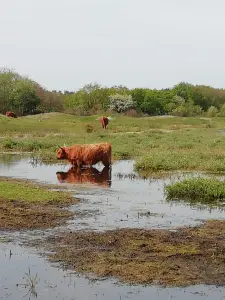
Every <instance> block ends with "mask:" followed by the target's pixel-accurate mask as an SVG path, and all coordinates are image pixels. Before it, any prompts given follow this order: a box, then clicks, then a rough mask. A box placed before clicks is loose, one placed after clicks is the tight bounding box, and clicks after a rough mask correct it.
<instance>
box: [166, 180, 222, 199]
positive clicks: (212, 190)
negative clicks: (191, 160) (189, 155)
mask: <svg viewBox="0 0 225 300" xmlns="http://www.w3.org/2000/svg"><path fill="white" fill-rule="evenodd" d="M165 189H166V193H167V199H182V200H187V201H191V202H196V201H197V202H203V203H215V202H217V203H218V202H224V200H225V185H224V182H223V181H220V180H218V179H213V178H192V179H186V180H183V181H182V182H176V183H174V184H171V185H167V186H166V188H165Z"/></svg>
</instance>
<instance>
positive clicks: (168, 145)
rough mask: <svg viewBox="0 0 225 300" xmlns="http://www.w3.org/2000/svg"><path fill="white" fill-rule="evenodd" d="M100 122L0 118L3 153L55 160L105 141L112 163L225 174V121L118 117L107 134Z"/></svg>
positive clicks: (59, 117) (55, 117)
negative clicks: (60, 152)
mask: <svg viewBox="0 0 225 300" xmlns="http://www.w3.org/2000/svg"><path fill="white" fill-rule="evenodd" d="M96 118H97V116H88V117H76V116H71V115H67V114H60V113H50V114H41V115H36V116H27V117H21V118H17V119H12V118H6V117H4V116H0V151H2V152H14V151H21V152H23V151H25V152H32V153H33V154H34V156H35V157H37V158H40V159H44V160H45V161H47V160H52V161H55V159H56V158H55V155H56V151H57V149H58V145H64V143H65V144H66V145H73V144H79V143H100V142H106V141H107V142H110V143H111V144H112V147H113V158H114V159H129V158H133V159H135V160H137V163H136V169H137V170H138V171H141V172H146V173H148V172H158V171H170V170H171V171H174V170H204V171H215V172H218V171H219V172H223V171H224V170H225V168H224V166H225V155H224V148H225V135H224V134H222V133H221V132H220V130H221V129H223V128H224V120H223V118H214V119H204V118H178V117H154V118H131V117H124V116H114V117H113V120H111V121H110V123H109V127H108V129H107V130H103V129H102V128H101V126H100V124H99V122H98V121H97V120H96ZM90 128H91V130H90Z"/></svg>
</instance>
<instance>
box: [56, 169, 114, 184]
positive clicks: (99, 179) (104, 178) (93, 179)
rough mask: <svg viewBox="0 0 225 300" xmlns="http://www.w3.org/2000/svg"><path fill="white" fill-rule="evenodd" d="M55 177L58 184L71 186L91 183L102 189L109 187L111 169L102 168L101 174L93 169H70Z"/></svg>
mask: <svg viewBox="0 0 225 300" xmlns="http://www.w3.org/2000/svg"><path fill="white" fill-rule="evenodd" d="M56 175H57V178H58V181H59V182H66V183H73V184H74V183H78V184H83V183H92V184H96V185H99V186H104V187H110V186H111V168H107V167H104V169H103V170H102V171H101V172H100V171H98V170H97V169H95V168H93V167H91V168H86V169H80V168H77V167H72V168H70V169H69V171H68V172H57V173H56Z"/></svg>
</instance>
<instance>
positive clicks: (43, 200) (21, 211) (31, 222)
mask: <svg viewBox="0 0 225 300" xmlns="http://www.w3.org/2000/svg"><path fill="white" fill-rule="evenodd" d="M51 187H52V186H51ZM49 188H50V187H49V186H46V185H41V184H38V183H32V182H29V181H25V180H16V179H9V178H4V177H0V230H21V229H45V228H50V227H55V226H57V225H59V224H63V223H65V222H66V221H67V220H68V219H69V218H71V217H72V216H73V213H72V212H70V211H69V210H66V209H65V207H68V206H69V205H70V204H73V203H77V202H78V200H77V199H75V198H74V197H72V195H71V194H69V193H66V192H62V191H52V190H50V189H49Z"/></svg>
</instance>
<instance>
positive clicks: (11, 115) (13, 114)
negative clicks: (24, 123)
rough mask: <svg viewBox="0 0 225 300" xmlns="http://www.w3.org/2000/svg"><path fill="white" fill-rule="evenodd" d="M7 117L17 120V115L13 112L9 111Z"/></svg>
mask: <svg viewBox="0 0 225 300" xmlns="http://www.w3.org/2000/svg"><path fill="white" fill-rule="evenodd" d="M5 115H6V117H11V118H17V116H16V114H15V113H14V112H12V111H7V112H6V113H5Z"/></svg>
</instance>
